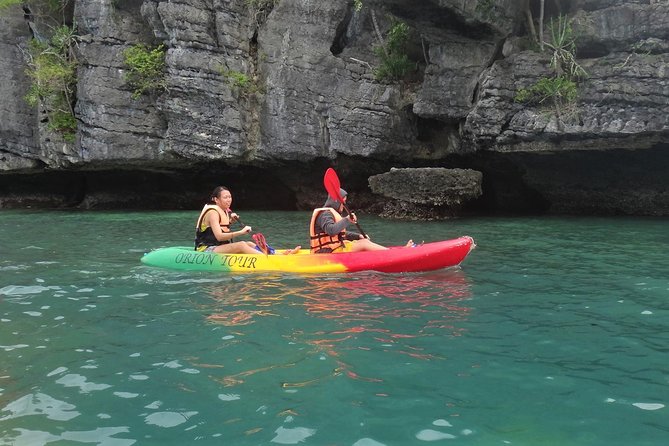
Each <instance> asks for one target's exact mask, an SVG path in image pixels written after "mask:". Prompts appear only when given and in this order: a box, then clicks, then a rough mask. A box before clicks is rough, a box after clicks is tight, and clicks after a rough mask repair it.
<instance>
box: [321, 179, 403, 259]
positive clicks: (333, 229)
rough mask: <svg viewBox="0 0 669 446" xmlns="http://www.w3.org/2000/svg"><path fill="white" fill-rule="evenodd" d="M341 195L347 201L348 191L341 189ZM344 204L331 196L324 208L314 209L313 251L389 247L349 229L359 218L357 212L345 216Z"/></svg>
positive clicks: (363, 249) (365, 249)
mask: <svg viewBox="0 0 669 446" xmlns="http://www.w3.org/2000/svg"><path fill="white" fill-rule="evenodd" d="M339 192H340V196H341V198H342V200H344V203H345V202H346V195H347V193H346V191H345V190H344V189H339ZM343 210H344V204H343V203H340V202H339V201H337V200H335V199H333V198H330V197H329V196H328V199H327V200H326V201H325V204H324V205H323V207H322V208H317V209H314V212H313V214H312V215H311V223H310V224H309V239H310V242H311V252H312V253H313V254H322V253H329V252H343V251H347V252H359V251H381V250H384V249H388V248H387V247H385V246H382V245H379V244H378V243H374V242H373V241H371V240H370V239H369V237H367V238H366V237H363V235H362V234H358V233H357V232H353V231H347V230H346V227H347V226H348V225H349V224H350V223H354V224H355V223H356V222H357V221H358V220H357V218H356V216H355V213H353V212H351V214H350V215H347V216H345V217H343V216H342V215H341V213H342V211H343ZM406 246H407V247H409V246H413V241H411V240H409V241H408V242H407V245H406Z"/></svg>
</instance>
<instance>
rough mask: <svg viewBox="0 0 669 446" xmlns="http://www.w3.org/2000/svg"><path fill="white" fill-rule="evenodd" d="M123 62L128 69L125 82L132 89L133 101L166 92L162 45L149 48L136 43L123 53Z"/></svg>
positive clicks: (163, 47) (163, 48)
mask: <svg viewBox="0 0 669 446" xmlns="http://www.w3.org/2000/svg"><path fill="white" fill-rule="evenodd" d="M123 61H124V62H125V65H126V66H127V67H128V71H127V72H126V73H125V81H126V82H127V83H128V85H129V86H130V88H132V89H133V92H132V98H133V99H138V98H139V97H140V96H141V95H143V94H150V93H157V92H161V91H166V90H167V85H166V83H165V46H164V45H159V46H157V47H155V48H149V47H148V46H146V45H144V44H143V43H138V44H136V45H133V46H131V47H130V48H127V49H126V50H125V51H123Z"/></svg>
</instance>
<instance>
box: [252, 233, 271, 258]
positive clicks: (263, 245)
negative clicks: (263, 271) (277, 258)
mask: <svg viewBox="0 0 669 446" xmlns="http://www.w3.org/2000/svg"><path fill="white" fill-rule="evenodd" d="M251 238H252V239H253V241H254V242H255V244H256V246H257V247H258V248H260V250H261V251H262V252H263V254H265V255H268V254H269V247H268V246H267V241H265V236H264V235H262V234H261V233H259V232H256V233H255V234H253V235H252V236H251Z"/></svg>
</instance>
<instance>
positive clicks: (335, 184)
mask: <svg viewBox="0 0 669 446" xmlns="http://www.w3.org/2000/svg"><path fill="white" fill-rule="evenodd" d="M323 185H324V186H325V190H326V191H328V195H329V196H330V198H332V199H333V200H337V201H338V202H340V203H341V204H342V205H343V206H344V209H346V212H347V213H348V214H349V215H351V211H350V210H349V209H348V207H347V206H346V203H345V202H344V198H343V197H342V196H341V192H339V191H340V190H341V183H340V182H339V177H338V176H337V172H335V170H334V169H333V168H332V167H329V168H328V170H326V171H325V176H324V177H323ZM355 227H356V228H358V231H360V234H362V236H363V237H365V238H367V234H365V231H363V230H362V228H361V227H360V225H359V224H358V222H357V221H356V222H355Z"/></svg>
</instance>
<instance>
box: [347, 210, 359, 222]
mask: <svg viewBox="0 0 669 446" xmlns="http://www.w3.org/2000/svg"><path fill="white" fill-rule="evenodd" d="M347 218H348V219H349V221H350V222H351V223H357V222H358V218H357V217H356V216H355V213H353V212H351V213H350V214H348V217H347Z"/></svg>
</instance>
